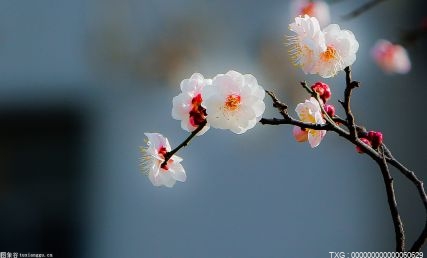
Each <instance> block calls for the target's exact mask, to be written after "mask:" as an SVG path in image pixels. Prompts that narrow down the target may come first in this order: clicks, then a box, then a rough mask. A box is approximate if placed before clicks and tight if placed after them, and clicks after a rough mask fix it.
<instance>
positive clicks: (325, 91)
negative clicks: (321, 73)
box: [311, 82, 332, 103]
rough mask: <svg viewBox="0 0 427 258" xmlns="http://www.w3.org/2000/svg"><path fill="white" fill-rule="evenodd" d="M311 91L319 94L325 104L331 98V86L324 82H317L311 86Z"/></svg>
mask: <svg viewBox="0 0 427 258" xmlns="http://www.w3.org/2000/svg"><path fill="white" fill-rule="evenodd" d="M311 89H312V90H313V91H315V92H317V93H318V94H319V97H320V98H321V99H322V100H323V102H325V103H326V101H328V100H329V99H330V98H331V96H332V93H331V89H330V88H329V85H328V84H326V83H323V82H316V83H315V84H313V85H312V86H311Z"/></svg>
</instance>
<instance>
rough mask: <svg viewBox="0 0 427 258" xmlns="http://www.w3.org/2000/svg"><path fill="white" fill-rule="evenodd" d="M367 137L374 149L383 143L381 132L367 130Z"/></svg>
mask: <svg viewBox="0 0 427 258" xmlns="http://www.w3.org/2000/svg"><path fill="white" fill-rule="evenodd" d="M367 138H368V139H369V140H370V141H371V143H372V148H374V149H377V148H378V147H380V145H381V144H382V143H383V134H382V133H381V132H375V131H369V132H368V136H367Z"/></svg>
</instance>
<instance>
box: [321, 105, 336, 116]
mask: <svg viewBox="0 0 427 258" xmlns="http://www.w3.org/2000/svg"><path fill="white" fill-rule="evenodd" d="M323 108H324V109H325V111H326V113H327V114H328V116H329V117H334V116H335V107H334V106H333V105H329V104H328V105H324V106H323Z"/></svg>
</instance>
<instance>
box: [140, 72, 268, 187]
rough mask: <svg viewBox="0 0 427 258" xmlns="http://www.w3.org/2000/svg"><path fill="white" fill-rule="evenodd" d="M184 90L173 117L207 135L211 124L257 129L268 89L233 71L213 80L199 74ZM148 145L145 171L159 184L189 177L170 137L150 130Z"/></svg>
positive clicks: (144, 152)
mask: <svg viewBox="0 0 427 258" xmlns="http://www.w3.org/2000/svg"><path fill="white" fill-rule="evenodd" d="M180 87H181V93H180V94H179V95H178V96H176V97H174V98H173V100H172V117H173V118H174V119H176V120H180V121H181V127H182V129H184V130H186V131H189V132H195V131H196V130H197V133H196V135H198V136H199V135H202V134H204V133H205V132H206V131H207V130H208V129H209V128H210V127H213V128H218V129H228V130H230V131H232V132H233V133H236V134H242V133H244V132H246V131H247V130H249V129H251V128H253V127H254V126H255V125H256V123H258V121H259V120H260V119H261V117H262V114H263V113H264V110H265V103H264V97H265V91H264V89H263V88H262V87H261V86H260V85H258V82H257V80H256V78H255V77H254V76H253V75H251V74H240V73H239V72H236V71H229V72H227V73H226V74H218V75H216V76H215V77H214V78H213V79H205V78H204V77H203V75H201V74H199V73H195V74H193V75H192V76H191V77H190V78H188V79H185V80H183V81H182V82H181V85H180ZM145 135H146V136H147V138H148V142H147V147H141V154H142V159H141V170H142V171H143V173H144V174H146V175H148V177H149V179H150V181H151V182H152V183H153V185H155V186H161V185H164V186H167V187H172V186H173V185H174V184H175V182H176V181H177V180H178V181H182V182H184V181H185V179H186V174H185V170H184V168H183V167H182V166H181V164H180V162H181V161H182V158H180V157H178V156H176V155H173V156H172V157H170V158H169V159H168V158H167V157H166V154H167V153H168V152H170V151H171V147H170V145H169V142H168V139H167V138H165V137H164V136H163V135H161V134H158V133H146V134H145ZM165 160H166V161H167V162H166V163H165Z"/></svg>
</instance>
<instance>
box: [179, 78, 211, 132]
mask: <svg viewBox="0 0 427 258" xmlns="http://www.w3.org/2000/svg"><path fill="white" fill-rule="evenodd" d="M210 83H212V80H210V79H205V78H203V75H201V74H199V73H195V74H193V75H192V76H191V77H190V78H189V79H185V80H183V81H182V82H181V85H180V86H181V93H180V94H179V95H178V96H175V97H174V98H173V100H172V103H173V106H172V117H173V118H174V119H176V120H181V127H182V129H184V130H186V131H188V132H192V131H194V130H195V129H196V128H197V127H198V126H199V125H200V124H201V123H202V122H204V121H205V120H206V109H205V108H204V107H203V106H202V101H203V97H202V90H203V88H204V87H205V86H206V85H207V84H210ZM208 129H209V124H206V125H205V126H204V127H203V129H202V130H201V131H200V132H199V133H197V135H202V134H204V133H205V132H206V131H207V130H208Z"/></svg>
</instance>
